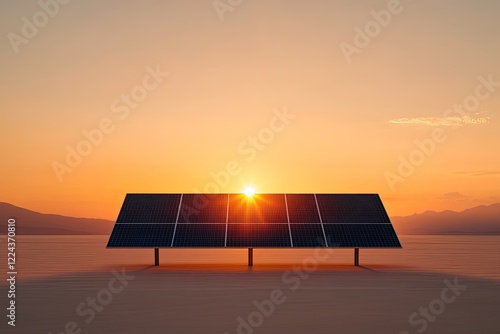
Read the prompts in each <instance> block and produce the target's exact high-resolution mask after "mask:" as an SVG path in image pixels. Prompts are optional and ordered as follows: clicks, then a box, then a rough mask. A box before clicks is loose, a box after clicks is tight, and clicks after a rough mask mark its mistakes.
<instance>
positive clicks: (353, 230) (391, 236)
mask: <svg viewBox="0 0 500 334" xmlns="http://www.w3.org/2000/svg"><path fill="white" fill-rule="evenodd" d="M323 227H324V229H325V234H326V239H327V241H328V246H329V247H332V248H343V247H345V248H362V247H366V248H378V247H381V248H393V247H401V244H400V243H399V240H398V237H397V235H396V232H395V231H394V228H393V227H392V225H386V224H323Z"/></svg>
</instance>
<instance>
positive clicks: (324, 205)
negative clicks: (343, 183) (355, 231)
mask: <svg viewBox="0 0 500 334" xmlns="http://www.w3.org/2000/svg"><path fill="white" fill-rule="evenodd" d="M316 198H317V200H318V207H319V211H320V213H321V220H322V221H323V223H324V224H368V223H370V224H390V223H391V221H390V220H389V217H388V216H387V213H386V212H385V209H384V206H383V205H382V201H381V200H380V198H379V196H378V195H376V194H355V195H349V194H318V195H316Z"/></svg>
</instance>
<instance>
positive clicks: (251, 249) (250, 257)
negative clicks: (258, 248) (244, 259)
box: [248, 248, 253, 267]
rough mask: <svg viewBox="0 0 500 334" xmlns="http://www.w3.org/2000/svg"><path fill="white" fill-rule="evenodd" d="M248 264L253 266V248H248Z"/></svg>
mask: <svg viewBox="0 0 500 334" xmlns="http://www.w3.org/2000/svg"><path fill="white" fill-rule="evenodd" d="M248 266H249V267H251V266H253V248H249V249H248Z"/></svg>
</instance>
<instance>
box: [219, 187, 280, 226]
mask: <svg viewBox="0 0 500 334" xmlns="http://www.w3.org/2000/svg"><path fill="white" fill-rule="evenodd" d="M228 222H229V224H248V223H251V224H257V223H262V224H264V223H265V224H288V218H287V215H286V205H285V196H284V195H283V194H256V195H254V196H252V197H247V196H245V195H243V194H230V195H229V215H228Z"/></svg>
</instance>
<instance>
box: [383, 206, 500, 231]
mask: <svg viewBox="0 0 500 334" xmlns="http://www.w3.org/2000/svg"><path fill="white" fill-rule="evenodd" d="M391 221H392V224H393V225H394V228H395V229H396V231H397V232H398V234H500V203H495V204H491V205H481V206H476V207H474V208H471V209H467V210H464V211H460V212H456V211H449V210H447V211H441V212H435V211H425V212H423V213H419V214H413V215H411V216H405V217H400V216H396V217H391Z"/></svg>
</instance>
